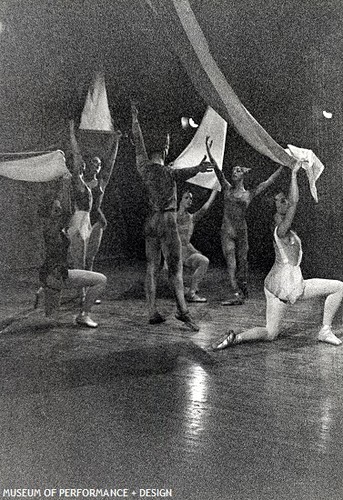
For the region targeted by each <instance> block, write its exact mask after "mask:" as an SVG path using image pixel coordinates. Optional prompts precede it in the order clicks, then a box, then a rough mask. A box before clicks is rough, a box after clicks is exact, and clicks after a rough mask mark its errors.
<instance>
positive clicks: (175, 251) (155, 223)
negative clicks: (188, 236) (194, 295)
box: [131, 103, 212, 331]
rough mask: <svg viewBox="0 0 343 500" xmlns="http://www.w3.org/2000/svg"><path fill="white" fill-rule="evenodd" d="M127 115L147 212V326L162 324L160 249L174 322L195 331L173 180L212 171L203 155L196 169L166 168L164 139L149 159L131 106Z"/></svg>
mask: <svg viewBox="0 0 343 500" xmlns="http://www.w3.org/2000/svg"><path fill="white" fill-rule="evenodd" d="M131 112H132V133H133V137H134V142H135V147H136V162H137V169H138V172H139V174H140V176H141V178H142V179H143V182H144V184H145V186H146V188H147V191H148V196H149V202H150V209H151V211H150V215H149V216H148V218H147V221H146V224H145V249H146V258H147V273H146V296H147V301H148V308H149V323H151V324H157V323H162V322H163V321H165V318H164V317H163V316H161V315H160V313H159V312H158V311H157V308H156V281H157V273H158V271H159V268H160V263H161V248H162V247H163V248H164V249H165V252H166V254H165V255H166V260H167V265H168V274H169V279H170V281H171V284H172V286H173V289H174V293H175V298H176V304H177V313H176V318H177V319H178V320H180V321H182V322H184V323H185V324H186V325H187V326H188V327H189V328H191V329H192V330H194V331H198V330H199V327H198V325H196V323H195V322H194V321H193V319H192V317H191V315H190V314H189V311H188V308H187V304H186V301H185V297H184V287H183V273H182V259H181V241H180V237H179V233H178V230H177V223H176V209H177V200H176V179H180V180H187V179H190V178H191V177H194V175H196V174H197V173H198V172H208V171H211V170H212V168H209V167H210V164H209V163H208V162H205V159H206V155H205V157H204V160H203V161H202V162H201V163H200V165H197V166H196V167H191V168H185V169H180V170H177V169H172V168H171V167H170V166H166V165H165V159H166V156H167V154H168V149H169V137H166V143H165V145H164V146H163V147H159V150H157V151H152V152H151V158H150V159H149V157H148V154H147V152H146V149H145V143H144V139H143V135H142V131H141V128H140V125H139V121H138V110H137V107H136V104H135V103H132V104H131Z"/></svg>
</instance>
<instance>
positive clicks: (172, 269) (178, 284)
mask: <svg viewBox="0 0 343 500" xmlns="http://www.w3.org/2000/svg"><path fill="white" fill-rule="evenodd" d="M162 245H163V248H165V258H166V261H167V266H168V277H169V281H170V283H171V285H172V287H173V290H174V295H175V299H176V306H177V310H178V312H179V313H181V314H183V313H187V312H188V308H187V305H186V301H185V296H184V287H183V269H182V259H181V241H180V237H179V234H178V232H177V228H176V224H174V225H173V227H171V228H167V234H166V236H165V237H164V238H163V240H162Z"/></svg>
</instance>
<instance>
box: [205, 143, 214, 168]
mask: <svg viewBox="0 0 343 500" xmlns="http://www.w3.org/2000/svg"><path fill="white" fill-rule="evenodd" d="M205 143H206V151H207V154H208V157H209V159H210V162H211V164H212V166H213V167H216V166H217V162H216V160H215V159H214V158H213V156H212V153H211V148H212V144H213V141H212V139H211V138H210V136H209V135H208V136H206V141H205Z"/></svg>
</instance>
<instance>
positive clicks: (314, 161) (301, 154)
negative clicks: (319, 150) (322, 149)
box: [286, 144, 324, 202]
mask: <svg viewBox="0 0 343 500" xmlns="http://www.w3.org/2000/svg"><path fill="white" fill-rule="evenodd" d="M286 152H287V153H288V154H289V155H290V156H293V158H295V159H296V160H300V161H302V162H304V163H303V164H302V168H303V169H304V170H305V171H306V175H307V177H308V181H309V184H310V191H311V194H312V196H313V198H314V199H315V201H316V202H318V194H317V188H316V181H317V180H318V179H319V177H320V175H321V173H322V172H323V170H324V165H323V164H322V162H321V161H320V160H319V158H318V157H317V156H316V155H315V154H314V152H313V151H312V150H311V149H305V148H298V147H297V146H292V144H288V145H287V149H286Z"/></svg>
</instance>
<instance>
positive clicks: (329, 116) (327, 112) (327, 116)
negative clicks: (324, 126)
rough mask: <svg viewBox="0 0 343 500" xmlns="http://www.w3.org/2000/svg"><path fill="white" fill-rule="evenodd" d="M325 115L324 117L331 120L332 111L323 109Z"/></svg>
mask: <svg viewBox="0 0 343 500" xmlns="http://www.w3.org/2000/svg"><path fill="white" fill-rule="evenodd" d="M323 116H324V118H327V119H328V120H330V119H331V118H332V113H331V111H325V110H324V111H323Z"/></svg>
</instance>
